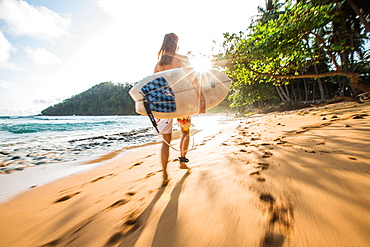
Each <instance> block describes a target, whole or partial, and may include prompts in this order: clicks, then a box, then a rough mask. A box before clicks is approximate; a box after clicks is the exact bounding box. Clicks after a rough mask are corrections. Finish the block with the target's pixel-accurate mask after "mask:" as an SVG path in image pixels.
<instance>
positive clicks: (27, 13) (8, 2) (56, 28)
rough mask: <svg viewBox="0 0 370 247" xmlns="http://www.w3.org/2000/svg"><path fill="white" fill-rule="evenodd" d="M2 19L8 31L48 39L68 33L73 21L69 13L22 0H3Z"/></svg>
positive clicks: (1, 3) (0, 8)
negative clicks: (58, 11)
mask: <svg viewBox="0 0 370 247" xmlns="http://www.w3.org/2000/svg"><path fill="white" fill-rule="evenodd" d="M0 19H2V20H4V22H5V23H6V24H7V26H8V31H9V32H11V33H13V34H15V35H18V36H22V35H26V36H30V37H37V38H42V39H46V40H50V39H55V38H60V37H61V36H63V35H65V34H68V31H67V30H68V27H69V25H70V23H71V18H70V16H69V15H63V16H62V15H60V14H58V13H56V12H53V11H51V10H50V9H48V8H46V7H43V6H36V7H35V6H31V5H29V4H28V3H27V2H26V1H22V0H1V1H0Z"/></svg>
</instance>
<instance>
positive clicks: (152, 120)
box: [141, 93, 195, 153]
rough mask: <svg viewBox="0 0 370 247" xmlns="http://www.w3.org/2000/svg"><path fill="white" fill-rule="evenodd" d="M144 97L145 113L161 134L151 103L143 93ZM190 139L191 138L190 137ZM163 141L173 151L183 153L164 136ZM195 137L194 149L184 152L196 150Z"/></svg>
mask: <svg viewBox="0 0 370 247" xmlns="http://www.w3.org/2000/svg"><path fill="white" fill-rule="evenodd" d="M141 94H142V95H143V103H144V108H145V111H146V113H147V114H148V117H149V119H150V122H151V123H152V125H153V127H154V128H155V130H156V131H157V133H159V130H158V127H157V122H156V121H155V118H154V116H153V113H152V109H150V102H148V101H147V99H146V97H145V95H144V94H143V93H141ZM188 138H189V137H188ZM161 139H162V141H163V142H164V143H166V144H167V145H168V146H169V147H170V148H172V149H173V150H175V151H176V152H179V153H181V151H180V150H178V149H176V148H174V147H173V146H171V144H169V143H168V142H167V141H166V140H165V139H164V138H163V136H162V138H161ZM194 143H195V142H194V137H193V146H192V148H190V149H187V150H184V151H186V152H189V151H191V150H193V149H195V148H194Z"/></svg>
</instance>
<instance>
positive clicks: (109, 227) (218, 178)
mask: <svg viewBox="0 0 370 247" xmlns="http://www.w3.org/2000/svg"><path fill="white" fill-rule="evenodd" d="M369 120H370V102H369V103H362V104H359V103H353V102H351V103H337V104H331V105H326V106H321V107H312V108H305V109H300V110H294V111H286V112H273V113H268V114H255V115H252V116H250V117H248V118H243V119H238V120H230V121H224V122H222V123H220V124H217V125H212V123H210V126H212V127H210V129H209V130H207V131H202V132H200V133H197V134H196V135H195V138H194V143H195V144H194V147H193V150H191V151H190V152H189V154H188V158H189V159H190V162H189V166H191V167H192V169H191V171H189V172H188V171H186V170H180V169H179V164H178V161H176V158H177V157H178V152H176V151H174V150H171V154H170V162H169V176H170V178H171V181H170V183H169V184H168V186H166V187H161V186H160V185H161V179H162V174H161V166H160V162H159V160H160V156H159V151H160V144H154V145H148V146H144V147H138V148H134V149H128V150H124V151H122V152H121V153H120V154H118V155H117V156H115V157H114V158H112V159H110V160H109V161H108V162H106V164H105V165H102V166H99V167H96V168H94V169H92V170H89V171H86V172H83V173H77V174H73V175H70V176H68V177H64V178H61V179H59V180H57V181H54V182H52V183H48V184H46V185H43V186H37V187H34V188H30V189H28V190H27V191H26V192H24V193H22V194H20V195H18V196H16V197H14V198H13V199H12V200H10V201H7V202H5V203H2V204H0V222H1V223H0V246H4V247H10V246H15V247H19V246H22V247H27V246H79V247H80V246H89V247H90V246H122V247H125V246H138V247H141V246H155V247H157V246H158V247H164V246H185V247H187V246H217V247H218V246H220V247H221V246H256V247H257V246H336V247H337V246H343V247H344V246H356V247H358V246H363V247H365V246H370V193H369V191H370V158H369V154H368V153H369V150H370V122H369ZM173 144H174V147H176V148H177V146H178V145H176V144H178V140H175V141H173ZM14 174H17V173H14ZM11 175H13V174H11ZM18 176H19V175H18Z"/></svg>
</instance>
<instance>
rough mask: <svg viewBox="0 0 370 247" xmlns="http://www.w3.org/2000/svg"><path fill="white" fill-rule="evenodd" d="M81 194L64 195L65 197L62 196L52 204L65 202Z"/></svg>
mask: <svg viewBox="0 0 370 247" xmlns="http://www.w3.org/2000/svg"><path fill="white" fill-rule="evenodd" d="M80 193H81V192H76V193H73V194H69V195H66V196H63V197H61V198H59V199H57V200H55V201H54V203H59V202H64V201H67V200H69V199H71V198H72V197H74V196H76V195H78V194H80Z"/></svg>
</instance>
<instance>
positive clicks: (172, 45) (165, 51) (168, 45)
mask: <svg viewBox="0 0 370 247" xmlns="http://www.w3.org/2000/svg"><path fill="white" fill-rule="evenodd" d="M178 41H179V38H178V37H177V35H176V34H174V33H168V34H166V35H165V36H164V39H163V43H162V47H161V49H160V50H159V52H158V58H160V60H159V65H168V64H171V62H172V58H173V57H174V55H175V53H176V51H177V43H178Z"/></svg>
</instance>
